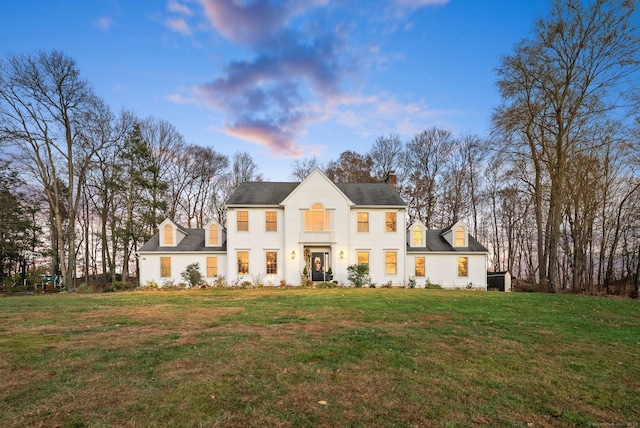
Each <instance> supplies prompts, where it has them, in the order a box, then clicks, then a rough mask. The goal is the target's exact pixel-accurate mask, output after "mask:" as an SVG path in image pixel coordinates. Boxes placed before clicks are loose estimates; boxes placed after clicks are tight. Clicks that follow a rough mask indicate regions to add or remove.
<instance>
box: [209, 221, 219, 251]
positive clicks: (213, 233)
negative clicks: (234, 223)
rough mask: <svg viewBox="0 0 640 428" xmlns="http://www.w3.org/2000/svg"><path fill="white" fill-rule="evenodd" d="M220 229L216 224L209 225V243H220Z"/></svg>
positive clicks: (212, 244) (215, 244)
mask: <svg viewBox="0 0 640 428" xmlns="http://www.w3.org/2000/svg"><path fill="white" fill-rule="evenodd" d="M219 235H220V229H219V228H218V225H217V224H212V225H211V226H209V245H211V246H212V247H213V246H218V245H220V238H219Z"/></svg>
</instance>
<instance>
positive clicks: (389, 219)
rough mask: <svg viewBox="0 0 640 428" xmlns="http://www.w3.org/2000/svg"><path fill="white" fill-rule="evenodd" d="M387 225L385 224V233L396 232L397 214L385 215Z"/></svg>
mask: <svg viewBox="0 0 640 428" xmlns="http://www.w3.org/2000/svg"><path fill="white" fill-rule="evenodd" d="M384 217H385V223H384V231H385V232H395V231H396V224H397V223H396V213H392V212H387V213H385V215H384Z"/></svg>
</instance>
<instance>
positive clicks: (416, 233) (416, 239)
mask: <svg viewBox="0 0 640 428" xmlns="http://www.w3.org/2000/svg"><path fill="white" fill-rule="evenodd" d="M413 246H414V247H421V246H422V228H421V227H420V226H416V227H414V228H413Z"/></svg>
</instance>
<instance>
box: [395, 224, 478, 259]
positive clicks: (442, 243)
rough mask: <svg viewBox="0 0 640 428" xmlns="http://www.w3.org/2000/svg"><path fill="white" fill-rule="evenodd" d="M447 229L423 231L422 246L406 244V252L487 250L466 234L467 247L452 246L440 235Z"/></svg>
mask: <svg viewBox="0 0 640 428" xmlns="http://www.w3.org/2000/svg"><path fill="white" fill-rule="evenodd" d="M446 230H447V229H442V230H427V231H425V243H426V246H424V247H411V246H409V245H408V244H407V252H408V253H424V252H457V253H469V252H479V253H487V252H489V251H488V250H487V249H486V248H485V247H484V246H483V245H482V244H481V243H479V242H478V241H477V240H476V239H475V238H474V237H473V236H471V235H468V237H469V246H468V247H453V246H451V244H449V242H447V240H446V239H444V237H443V236H442V235H443V233H444V232H445V231H446Z"/></svg>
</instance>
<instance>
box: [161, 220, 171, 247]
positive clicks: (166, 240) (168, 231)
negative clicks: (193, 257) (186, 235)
mask: <svg viewBox="0 0 640 428" xmlns="http://www.w3.org/2000/svg"><path fill="white" fill-rule="evenodd" d="M163 233H164V235H163V238H164V245H173V227H171V225H170V224H165V225H164V232H163Z"/></svg>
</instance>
